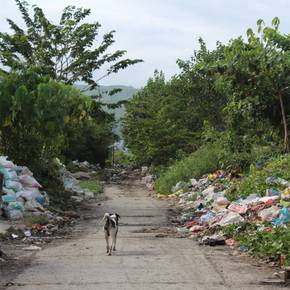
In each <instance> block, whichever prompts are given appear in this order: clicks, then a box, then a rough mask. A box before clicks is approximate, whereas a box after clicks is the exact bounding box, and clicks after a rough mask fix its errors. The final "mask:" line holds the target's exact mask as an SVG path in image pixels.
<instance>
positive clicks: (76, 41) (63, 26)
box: [0, 0, 141, 88]
mask: <svg viewBox="0 0 290 290" xmlns="http://www.w3.org/2000/svg"><path fill="white" fill-rule="evenodd" d="M15 2H16V4H17V6H18V8H19V10H20V12H21V15H22V19H23V20H24V22H25V25H26V30H25V29H22V28H20V27H19V26H18V25H17V24H16V23H15V22H14V21H13V20H11V19H8V20H7V21H8V24H9V26H10V28H11V30H12V31H13V32H12V34H9V33H5V32H1V33H0V62H1V63H2V65H4V67H5V68H9V69H12V70H19V69H26V68H27V67H31V66H37V67H38V68H39V72H40V73H42V74H43V75H49V76H50V77H51V78H52V79H55V80H57V81H62V82H65V83H66V84H71V85H72V84H74V83H75V82H77V81H83V82H85V83H87V84H88V85H89V86H90V87H92V88H94V87H96V86H97V82H98V81H99V80H100V79H102V78H104V77H106V76H108V75H110V74H114V73H117V72H118V71H120V70H122V69H125V68H127V67H128V66H130V65H133V64H136V63H138V62H140V61H141V60H139V59H135V60H131V59H127V58H124V55H125V54H126V51H125V50H116V51H114V52H112V50H111V46H112V45H113V44H114V42H115V40H114V33H115V31H110V32H108V33H106V34H104V35H103V37H102V39H101V40H99V39H98V34H99V29H100V27H101V25H100V24H99V23H98V22H94V23H85V22H84V20H85V19H86V18H87V17H89V15H90V13H91V11H90V9H83V8H76V7H75V6H67V7H66V8H65V9H64V11H63V13H62V15H61V17H60V20H59V23H58V24H54V23H52V22H51V21H49V20H48V19H47V17H46V16H45V15H44V13H43V11H42V9H41V8H39V7H38V6H36V5H34V6H33V15H32V16H31V15H30V12H29V5H28V4H27V2H26V1H23V0H15ZM96 43H98V45H97V46H96ZM108 51H111V52H108ZM103 66H105V67H107V69H106V73H105V74H104V75H103V76H99V78H98V80H95V79H94V76H93V72H94V71H96V70H99V69H100V68H102V67H103Z"/></svg>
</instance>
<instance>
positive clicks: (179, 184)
mask: <svg viewBox="0 0 290 290" xmlns="http://www.w3.org/2000/svg"><path fill="white" fill-rule="evenodd" d="M188 187H189V186H188V183H186V182H184V181H179V182H177V183H176V185H175V186H173V187H172V188H171V192H176V191H178V190H180V189H188Z"/></svg>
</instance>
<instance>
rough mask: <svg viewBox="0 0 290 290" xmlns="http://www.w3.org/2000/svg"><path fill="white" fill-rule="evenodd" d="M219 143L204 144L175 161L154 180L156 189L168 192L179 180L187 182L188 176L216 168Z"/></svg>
mask: <svg viewBox="0 0 290 290" xmlns="http://www.w3.org/2000/svg"><path fill="white" fill-rule="evenodd" d="M220 150H221V147H220V145H218V144H217V143H214V144H206V145H204V146H202V147H200V148H199V149H198V150H197V151H195V152H194V153H192V154H191V155H189V156H188V157H186V158H184V159H182V160H180V161H177V162H176V163H175V164H174V165H172V166H171V167H169V168H168V169H167V170H166V171H165V172H163V173H161V175H160V177H159V178H158V179H157V180H156V190H157V191H158V192H159V193H162V194H170V193H171V188H172V186H174V185H175V184H176V183H177V182H179V181H185V182H188V181H189V179H190V178H193V177H194V178H200V177H201V176H202V175H203V174H205V173H209V172H212V171H214V170H216V169H217V168H218V164H219V152H220Z"/></svg>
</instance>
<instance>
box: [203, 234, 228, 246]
mask: <svg viewBox="0 0 290 290" xmlns="http://www.w3.org/2000/svg"><path fill="white" fill-rule="evenodd" d="M201 242H202V243H203V244H204V245H209V246H211V247H213V246H218V245H219V246H221V245H225V243H226V242H225V237H224V236H222V235H219V234H214V235H211V236H204V237H203V238H202V240H201Z"/></svg>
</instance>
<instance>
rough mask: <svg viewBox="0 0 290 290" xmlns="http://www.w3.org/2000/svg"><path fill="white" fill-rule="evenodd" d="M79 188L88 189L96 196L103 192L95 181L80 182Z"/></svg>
mask: <svg viewBox="0 0 290 290" xmlns="http://www.w3.org/2000/svg"><path fill="white" fill-rule="evenodd" d="M80 187H81V188H83V189H88V190H90V191H92V192H94V193H96V194H98V193H102V192H103V190H104V189H103V185H102V184H101V183H100V181H99V180H97V179H92V180H81V181H80Z"/></svg>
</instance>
